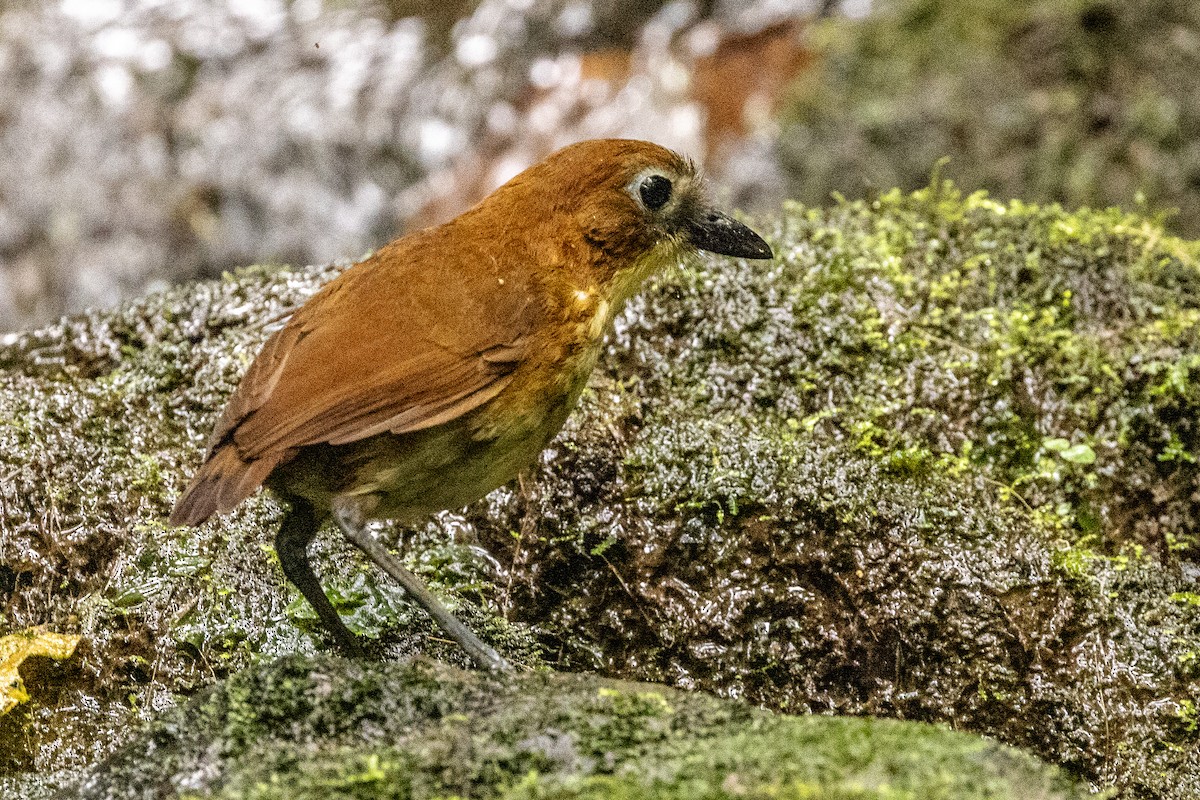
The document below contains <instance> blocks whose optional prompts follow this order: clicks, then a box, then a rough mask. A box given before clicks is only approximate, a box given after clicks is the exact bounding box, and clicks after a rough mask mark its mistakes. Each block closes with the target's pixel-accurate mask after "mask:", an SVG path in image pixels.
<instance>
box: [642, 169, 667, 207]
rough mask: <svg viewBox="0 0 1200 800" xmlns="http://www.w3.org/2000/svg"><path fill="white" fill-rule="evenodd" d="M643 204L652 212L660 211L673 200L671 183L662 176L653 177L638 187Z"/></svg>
mask: <svg viewBox="0 0 1200 800" xmlns="http://www.w3.org/2000/svg"><path fill="white" fill-rule="evenodd" d="M638 194H640V195H641V196H642V202H643V203H644V204H645V205H646V208H648V209H650V210H651V211H658V210H659V209H660V208H662V207H663V206H665V205H666V204H667V201H668V200H670V199H671V181H669V180H667V179H666V178H664V177H663V176H662V175H651V176H650V177H648V178H646V179H645V180H644V181H642V185H641V186H639V187H638Z"/></svg>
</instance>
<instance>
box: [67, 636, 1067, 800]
mask: <svg viewBox="0 0 1200 800" xmlns="http://www.w3.org/2000/svg"><path fill="white" fill-rule="evenodd" d="M285 723H286V724H285ZM151 753H153V755H152V756H151ZM148 786H153V787H155V792H156V796H159V797H184V798H194V799H195V800H199V799H200V798H228V799H229V800H232V799H233V798H254V799H255V800H268V799H272V800H273V799H274V798H279V800H282V799H283V798H300V799H303V798H313V799H314V800H316V798H326V797H330V796H334V795H336V796H338V797H353V798H363V800H366V799H367V798H371V799H372V800H373V799H374V798H412V799H413V800H417V798H449V797H460V798H468V797H470V798H508V799H510V800H517V798H528V799H532V798H623V797H653V798H664V800H666V799H668V798H683V797H710V798H714V799H715V798H733V797H753V798H764V799H765V798H861V799H862V800H884V799H885V798H886V800H901V799H903V800H908V799H909V798H912V799H913V800H916V798H921V800H938V799H939V798H945V799H946V800H950V799H951V798H953V799H954V800H970V799H971V798H991V799H992V800H1003V798H1014V800H1015V798H1019V797H1029V796H1037V797H1043V798H1047V800H1050V798H1062V800H1066V798H1073V797H1084V796H1085V795H1086V794H1087V793H1086V791H1085V790H1084V789H1083V787H1080V786H1077V785H1073V784H1072V783H1071V782H1070V781H1069V780H1067V779H1066V778H1065V777H1064V776H1063V775H1062V774H1061V773H1059V772H1057V771H1055V770H1052V769H1048V768H1046V767H1045V766H1044V765H1041V764H1040V763H1038V762H1037V761H1036V759H1034V758H1032V757H1030V756H1028V755H1025V754H1023V753H1020V752H1017V751H1014V750H1010V749H1007V748H1004V747H1000V746H998V745H995V744H992V743H988V742H985V741H984V740H981V739H977V738H974V737H970V736H964V735H962V734H959V733H954V732H951V731H948V730H946V729H943V728H936V727H933V726H928V725H921V724H916V723H898V722H891V721H877V720H851V719H828V718H821V717H800V718H788V717H780V716H774V715H770V714H767V713H765V712H761V711H756V710H753V709H750V708H748V707H746V706H743V705H740V704H738V703H736V702H733V701H721V700H716V699H714V698H710V697H705V696H703V695H697V694H689V693H683V692H679V691H676V690H671V689H666V688H663V687H655V686H647V685H635V684H626V683H618V682H612V681H605V680H602V679H598V678H592V677H587V676H566V675H523V676H510V677H503V678H500V677H485V676H480V675H472V674H468V673H461V672H456V671H454V670H452V669H448V668H445V667H441V666H436V665H432V664H428V663H424V664H412V665H398V664H386V665H356V664H352V663H349V662H343V661H338V660H336V659H325V658H319V659H316V660H313V661H307V660H305V659H300V658H289V659H285V660H283V661H280V662H277V663H275V664H271V665H264V666H261V667H258V668H256V669H255V670H253V671H248V672H245V673H240V674H238V675H235V676H233V677H232V678H231V679H229V680H228V681H226V682H225V683H224V684H222V685H218V686H217V687H215V688H214V689H213V690H211V691H210V692H209V693H208V696H207V697H206V698H203V699H198V700H197V701H195V702H193V703H191V704H190V705H189V706H188V707H187V708H184V709H182V710H179V711H175V712H170V713H168V714H167V715H165V716H164V717H163V719H162V720H160V721H159V722H157V723H155V725H154V726H152V728H151V730H150V731H148V732H146V733H145V734H144V735H143V736H142V737H140V738H139V739H138V740H136V741H135V742H134V743H132V744H131V745H129V746H128V747H126V748H125V749H124V750H123V751H122V752H121V753H120V754H118V756H117V757H116V758H114V759H113V760H112V761H111V762H110V763H109V764H107V765H106V766H105V767H104V768H103V769H101V770H98V771H96V773H95V775H94V776H92V777H91V778H90V779H89V780H88V781H86V782H85V783H84V784H83V787H82V788H81V789H80V790H79V794H78V796H79V797H80V798H84V799H85V798H89V797H100V796H104V797H110V798H118V797H127V796H130V797H131V796H137V795H138V793H139V792H141V791H142V790H143V789H144V788H145V787H148ZM185 786H186V788H183V787H185Z"/></svg>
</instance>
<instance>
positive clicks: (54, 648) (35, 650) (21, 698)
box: [0, 628, 80, 715]
mask: <svg viewBox="0 0 1200 800" xmlns="http://www.w3.org/2000/svg"><path fill="white" fill-rule="evenodd" d="M79 638H80V637H78V636H75V635H73V634H69V633H47V632H45V631H43V630H40V629H37V628H33V629H31V630H28V631H25V632H24V633H14V634H12V635H11V636H0V715H4V714H7V713H8V712H9V711H12V710H13V709H14V708H16V707H17V706H19V705H20V704H21V703H24V702H25V701H26V700H28V699H29V694H28V693H27V692H26V691H25V684H24V683H22V682H21V674H20V673H19V672H17V669H18V668H19V667H20V666H21V662H23V661H24V660H25V659H27V658H29V657H30V656H48V657H49V658H54V659H58V660H60V661H61V660H62V659H64V658H70V657H71V654H72V653H74V652H75V645H77V644H79Z"/></svg>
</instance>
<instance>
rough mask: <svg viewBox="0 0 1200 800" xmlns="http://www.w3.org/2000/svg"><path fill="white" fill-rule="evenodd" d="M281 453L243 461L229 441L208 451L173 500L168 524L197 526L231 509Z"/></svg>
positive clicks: (271, 467)
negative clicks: (181, 490)
mask: <svg viewBox="0 0 1200 800" xmlns="http://www.w3.org/2000/svg"><path fill="white" fill-rule="evenodd" d="M284 455H285V454H284V453H282V452H280V453H269V454H265V455H263V456H262V457H260V458H256V459H254V460H252V461H247V460H245V459H244V458H242V456H241V454H240V453H238V449H237V446H236V445H234V444H233V443H232V442H226V443H225V444H222V445H218V446H217V447H216V448H214V449H213V450H212V452H210V453H209V454H208V458H206V459H205V460H204V463H203V464H201V465H200V469H199V470H197V471H196V474H195V475H193V476H192V482H191V483H189V484H188V487H187V488H186V489H184V491H183V495H181V496H180V498H179V499H178V500H177V501H176V502H175V508H174V510H172V511H171V520H170V522H171V524H172V525H199V524H200V523H202V522H204V521H205V520H206V519H208V518H209V517H211V516H212V515H213V514H217V513H224V512H226V511H231V510H233V508H234V507H235V506H237V504H238V503H240V502H242V501H243V500H245V499H246V498H247V497H249V496H250V495H252V494H254V490H255V489H257V488H258V487H259V486H261V485H262V482H263V481H264V480H266V479H267V476H268V475H270V474H271V470H273V469H275V467H276V465H277V464H279V462H280V461H281V460H283V456H284Z"/></svg>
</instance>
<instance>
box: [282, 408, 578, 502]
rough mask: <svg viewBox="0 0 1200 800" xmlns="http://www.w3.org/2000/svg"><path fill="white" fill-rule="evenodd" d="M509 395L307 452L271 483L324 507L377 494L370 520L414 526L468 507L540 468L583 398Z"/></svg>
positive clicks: (314, 447)
mask: <svg viewBox="0 0 1200 800" xmlns="http://www.w3.org/2000/svg"><path fill="white" fill-rule="evenodd" d="M505 395H506V393H504V392H502V393H501V394H500V395H499V396H497V397H496V398H494V399H493V400H492V401H490V402H489V403H487V404H485V405H484V406H483V407H481V408H480V409H477V410H476V411H474V412H471V413H469V414H467V415H465V416H463V417H461V418H459V419H457V420H452V421H450V422H447V423H444V424H442V425H438V426H436V427H433V428H428V429H425V430H422V431H415V432H412V433H404V434H391V433H384V434H379V435H376V436H372V437H370V438H368V439H363V440H361V441H358V442H351V443H348V444H343V445H336V446H334V445H314V446H310V447H305V448H303V449H302V450H301V451H300V452H299V453H297V455H296V457H295V458H294V459H292V461H291V462H289V463H288V464H286V465H284V466H283V467H281V468H280V469H278V470H277V472H276V473H275V474H273V475H272V476H271V479H270V480H269V481H268V485H270V486H271V487H272V488H273V489H276V490H277V491H280V492H282V493H283V494H284V495H299V496H301V497H304V498H306V499H308V500H310V501H312V502H313V503H315V504H316V505H317V506H318V507H324V508H328V507H329V505H330V503H331V502H332V501H333V499H334V498H335V497H337V496H339V495H355V496H362V495H371V496H372V501H371V502H370V503H369V504H368V506H369V507H370V508H371V512H370V514H369V516H371V517H373V518H377V519H398V520H408V521H415V520H418V519H421V518H423V517H426V516H429V515H431V514H433V513H436V512H438V511H441V510H443V509H453V508H461V507H462V506H465V505H467V504H469V503H472V502H474V501H475V500H477V499H479V498H480V497H483V496H484V495H486V494H487V493H488V492H490V491H492V490H493V489H496V488H497V487H500V486H503V485H504V484H505V483H507V482H508V481H510V480H512V479H513V478H514V477H516V475H517V474H518V473H519V472H520V471H521V470H522V469H524V468H525V467H527V466H528V465H529V464H531V463H533V462H534V461H535V460H536V459H537V457H538V455H539V454H540V453H541V451H542V450H543V449H544V448H545V447H546V445H547V444H548V443H549V442H550V440H551V439H552V438H554V435H555V434H556V433H558V431H559V429H560V428H561V427H562V424H563V422H565V421H566V418H567V415H568V413H569V412H570V408H571V406H573V405H574V403H575V400H576V399H577V397H578V392H571V393H569V394H567V395H563V396H559V397H555V398H551V399H549V402H547V398H542V402H540V403H532V404H530V403H523V402H521V400H522V398H521V397H520V396H516V397H514V398H509V397H506V396H505ZM526 399H527V398H526Z"/></svg>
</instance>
